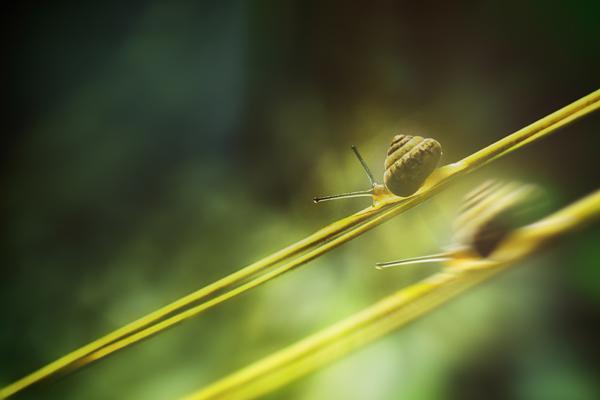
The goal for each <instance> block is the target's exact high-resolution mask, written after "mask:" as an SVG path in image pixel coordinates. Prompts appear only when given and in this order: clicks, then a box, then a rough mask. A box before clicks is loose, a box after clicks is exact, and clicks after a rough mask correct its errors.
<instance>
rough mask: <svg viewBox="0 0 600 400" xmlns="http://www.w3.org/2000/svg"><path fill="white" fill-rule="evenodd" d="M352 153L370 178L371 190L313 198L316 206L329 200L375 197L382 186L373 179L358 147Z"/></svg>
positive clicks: (353, 147) (353, 148)
mask: <svg viewBox="0 0 600 400" xmlns="http://www.w3.org/2000/svg"><path fill="white" fill-rule="evenodd" d="M352 151H353V152H354V154H355V155H356V158H358V161H359V162H360V165H362V167H363V169H364V170H365V173H366V174H367V178H369V183H370V184H371V189H369V190H360V191H358V192H348V193H342V194H335V195H332V196H321V197H315V198H313V202H315V204H316V203H320V202H322V201H329V200H338V199H351V198H353V197H373V196H374V194H375V190H376V188H377V187H378V186H380V185H378V184H377V182H375V178H373V174H372V173H371V170H370V169H369V166H368V165H367V163H366V162H365V160H364V159H363V158H362V156H361V155H360V153H359V152H358V149H357V148H356V146H354V145H352Z"/></svg>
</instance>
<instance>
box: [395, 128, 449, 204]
mask: <svg viewBox="0 0 600 400" xmlns="http://www.w3.org/2000/svg"><path fill="white" fill-rule="evenodd" d="M441 156H442V146H441V145H440V144H439V142H437V141H436V140H434V139H429V138H427V139H425V138H423V137H421V136H410V135H396V136H394V138H393V139H392V144H391V145H390V148H389V150H388V153H387V157H386V159H385V173H384V175H383V182H384V184H385V186H386V187H387V189H388V190H389V191H390V192H392V193H393V194H395V195H396V196H401V197H406V196H410V195H411V194H413V193H415V192H416V191H417V190H419V188H420V187H421V185H422V184H423V182H424V181H425V179H427V177H428V176H429V175H431V173H432V172H433V170H434V169H435V168H436V167H437V165H438V162H439V161H440V157H441Z"/></svg>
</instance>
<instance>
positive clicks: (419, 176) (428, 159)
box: [314, 135, 442, 203]
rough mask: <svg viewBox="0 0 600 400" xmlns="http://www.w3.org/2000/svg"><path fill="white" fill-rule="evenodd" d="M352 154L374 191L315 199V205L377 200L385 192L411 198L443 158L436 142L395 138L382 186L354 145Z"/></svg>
mask: <svg viewBox="0 0 600 400" xmlns="http://www.w3.org/2000/svg"><path fill="white" fill-rule="evenodd" d="M352 151H354V154H355V155H356V157H357V158H358V161H360V163H361V165H362V167H363V169H364V170H365V172H366V173H367V177H368V178H369V182H370V183H371V188H370V189H368V190H362V191H359V192H350V193H344V194H338V195H333V196H323V197H315V198H314V202H315V203H319V202H321V201H327V200H336V199H344V198H351V197H363V196H373V197H378V196H380V195H383V194H385V193H386V192H389V193H392V194H394V195H396V196H400V197H406V196H410V195H411V194H413V193H415V192H416V191H417V190H419V188H420V187H421V185H422V184H423V182H425V179H427V177H428V176H429V175H431V173H432V172H433V170H434V169H435V168H436V167H437V165H438V162H439V161H440V157H441V155H442V146H441V145H440V144H439V143H438V142H437V141H436V140H434V139H429V138H423V137H421V136H410V135H396V136H394V138H393V139H392V143H391V144H390V147H389V149H388V152H387V156H386V158H385V173H384V174H383V184H380V183H377V182H376V181H375V179H374V178H373V174H371V170H369V167H368V166H367V163H366V162H365V160H363V158H362V157H361V155H360V153H359V152H358V150H357V149H356V146H352Z"/></svg>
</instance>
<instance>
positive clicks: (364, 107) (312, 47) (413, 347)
mask: <svg viewBox="0 0 600 400" xmlns="http://www.w3.org/2000/svg"><path fill="white" fill-rule="evenodd" d="M358 3H359V2H356V4H352V2H343V1H338V2H335V1H287V2H285V1H282V2H266V1H254V2H250V1H248V2H243V1H240V2H219V1H203V2H194V3H192V2H183V1H146V2H139V1H138V2H135V1H130V2H121V1H104V2H64V1H55V2H51V3H42V2H40V3H39V4H35V3H31V2H14V3H13V4H12V5H11V6H9V7H6V8H4V9H3V15H2V19H3V21H2V22H3V23H2V29H3V38H4V43H5V51H4V55H5V62H4V63H5V65H6V66H7V67H8V74H7V75H5V77H8V81H7V82H6V84H5V89H6V92H5V94H7V96H5V97H7V100H8V106H5V107H4V108H3V109H4V114H5V115H4V117H3V124H2V126H3V128H2V130H3V135H2V141H3V146H2V147H1V151H2V158H1V162H2V170H1V171H2V175H1V185H2V186H1V187H2V196H1V200H0V204H1V210H2V211H1V212H2V220H3V227H4V229H3V230H2V235H3V238H2V275H1V276H2V278H1V280H0V312H1V315H2V318H1V322H0V385H4V384H8V383H9V382H11V381H13V380H15V379H17V378H20V377H21V376H23V375H24V374H27V373H29V372H31V371H33V370H34V369H36V368H38V367H40V366H42V365H43V364H45V363H47V362H49V361H51V360H53V359H55V358H57V357H58V356H61V355H63V354H64V353H66V352H68V351H70V350H73V349H74V348H76V347H78V346H80V345H82V344H84V343H86V342H88V341H90V340H92V339H95V338H97V337H98V336H100V335H102V334H104V333H106V332H108V331H110V330H112V329H114V328H116V327H119V326H121V325H123V324H125V323H127V322H130V321H131V320H133V319H135V318H137V317H139V316H141V315H143V314H145V313H147V312H149V311H151V310H153V309H155V308H157V307H159V306H162V305H164V304H166V303H168V302H170V301H172V300H174V299H176V298H178V297H180V296H182V295H184V294H187V293H189V292H191V291H193V290H195V289H197V288H199V287H201V286H203V285H204V284H207V283H209V282H211V281H213V280H215V279H217V278H219V277H222V276H224V275H226V274H227V273H230V272H232V271H235V270H237V269H239V268H240V267H242V266H244V265H246V264H248V263H250V262H252V261H254V260H256V259H258V258H261V257H262V256H265V255H267V254H269V253H271V252H273V251H275V250H277V249H279V248H281V247H283V246H284V245H287V244H290V243H291V242H293V241H295V240H298V239H300V238H302V237H304V236H306V235H307V234H309V233H311V232H313V231H315V230H316V229H318V228H320V227H322V226H324V225H325V224H327V223H329V222H331V221H334V220H335V219H337V218H339V217H342V216H344V215H347V214H349V213H351V212H354V211H357V210H359V209H361V208H363V207H365V206H367V205H368V204H369V200H368V199H354V200H347V201H339V202H332V203H325V204H321V205H319V206H315V205H314V204H313V203H312V201H311V199H312V197H313V196H314V195H316V194H329V193H338V192H342V191H348V190H359V189H363V188H365V187H366V185H367V181H366V179H365V177H364V174H363V172H362V171H361V170H360V166H359V164H358V163H357V162H356V160H355V159H354V158H353V155H352V153H351V151H350V145H351V144H356V145H358V147H359V149H360V150H361V152H362V153H363V155H364V157H365V158H366V159H367V161H368V162H369V163H370V165H371V168H372V169H373V171H374V173H375V174H376V175H377V176H379V177H381V176H382V172H383V160H384V155H385V151H386V148H387V145H388V143H389V140H390V139H391V137H392V136H393V135H394V134H396V133H408V134H421V135H425V136H433V137H435V138H437V139H438V140H439V141H440V142H441V143H442V144H443V146H444V151H445V154H444V158H445V161H447V162H450V161H455V160H458V159H460V158H461V157H463V156H465V155H467V154H469V153H471V152H473V151H475V150H477V149H479V148H480V147H482V146H485V145H487V144H489V143H491V142H493V141H494V140H497V139H499V138H501V137H502V136H504V135H506V134H508V133H510V132H512V131H514V130H516V129H518V128H520V127H522V126H524V125H526V124H528V123H530V122H533V121H534V120H536V119H537V118H540V117H542V116H544V115H545V114H547V113H549V112H552V111H554V110H556V109H558V108H560V107H561V106H563V105H566V104H567V103H569V102H571V101H573V100H576V99H577V98H579V97H581V96H583V95H585V94H587V93H589V92H591V91H593V90H595V89H597V88H598V87H599V86H600V79H599V78H600V75H599V73H600V45H599V41H598V38H599V37H600V23H599V18H598V16H599V15H600V14H599V13H600V7H599V4H600V3H598V2H597V1H588V2H586V1H571V2H564V3H563V4H562V5H560V4H554V3H553V4H549V3H547V2H545V1H533V2H520V1H514V2H488V1H483V2H478V1H469V2H461V3H460V4H458V3H457V4H449V3H448V2H439V3H437V2H405V3H393V2H382V3H379V2H368V3H367V4H360V5H359V4H358ZM360 3H362V2H360ZM598 150H600V115H593V116H591V117H589V118H587V119H585V120H584V121H581V122H577V123H576V124H574V125H572V126H570V127H567V128H566V129H563V130H562V131H560V132H557V133H556V134H555V135H554V136H551V137H550V138H548V139H546V140H544V141H543V142H540V143H535V144H533V145H531V146H529V147H527V148H525V149H523V150H520V151H519V152H517V153H514V154H511V155H509V156H508V157H505V158H503V159H501V160H499V161H497V162H494V163H493V164H490V165H489V166H487V167H485V168H483V169H482V170H480V171H478V172H477V173H474V174H472V175H470V176H468V177H466V178H465V179H461V180H460V181H458V182H457V183H456V185H453V186H452V187H451V188H449V189H448V190H446V191H444V192H443V193H441V194H440V195H438V196H436V197H435V198H434V199H431V200H429V201H428V202H427V203H425V204H422V205H420V206H419V207H417V208H415V209H413V210H411V211H409V212H407V213H406V214H404V215H402V216H400V217H397V218H395V219H394V220H392V221H391V222H388V223H387V224H385V225H384V226H382V227H380V228H378V229H376V230H375V231H372V232H370V233H368V234H366V235H364V236H362V237H360V238H358V239H356V240H354V241H353V242H351V243H349V244H347V245H345V246H343V247H341V248H339V249H337V250H335V251H334V252H332V253H329V254H327V255H325V256H324V257H322V258H320V259H318V260H317V261H314V262H312V263H310V264H309V265H307V266H305V267H303V268H301V269H299V270H297V271H294V272H292V273H290V274H287V275H285V276H283V277H281V278H279V279H277V280H276V281H274V282H271V283H269V284H267V285H265V286H263V287H260V288H259V289H257V290H254V291H252V292H250V293H247V294H245V295H243V296H240V297H239V298H236V299H235V300H233V301H231V302H228V303H227V304H224V305H222V306H219V307H218V308H216V309H213V310H211V311H209V312H208V313H206V314H204V315H202V316H200V317H198V318H195V319H193V320H191V321H189V322H187V323H185V324H183V325H181V326H179V327H177V328H175V329H173V330H170V331H168V332H167V333H164V334H162V335H159V336H157V337H155V338H153V339H151V340H149V341H145V342H143V343H141V344H140V345H137V346H135V347H133V348H131V349H128V350H126V351H123V352H121V353H119V354H117V355H114V356H112V357H110V358H109V359H107V360H105V361H103V362H101V363H98V364H96V365H93V366H91V367H89V368H86V369H84V370H83V371H80V372H78V373H76V374H74V375H71V376H68V377H66V378H64V379H61V380H59V381H57V382H55V383H53V384H52V385H40V386H39V387H37V388H35V389H34V390H31V391H28V392H26V393H24V395H22V396H19V398H23V399H26V398H31V399H170V398H177V397H179V396H182V395H184V394H186V393H188V392H190V391H192V390H195V389H198V388H200V387H201V386H203V385H205V384H208V383H210V382H212V381H214V380H216V379H218V378H220V377H222V376H224V375H226V374H228V373H230V372H232V371H234V370H235V369H237V368H239V367H242V366H245V365H247V364H248V363H250V362H252V361H254V360H256V359H258V358H260V357H262V356H264V355H266V354H268V353H270V352H272V351H275V350H277V349H280V348H281V347H283V346H285V345H287V344H290V343H292V342H294V341H296V340H298V339H300V338H302V337H304V336H305V335H307V334H310V333H312V332H315V331H317V330H319V329H321V328H323V327H325V326H327V325H329V324H331V323H334V322H336V321H338V320H340V319H342V318H344V317H346V316H348V315H350V314H352V313H353V312H356V311H358V310H360V309H362V308H364V307H366V306H368V305H369V304H372V303H373V302H375V301H377V300H378V299H380V298H382V297H384V296H385V295H387V294H389V293H392V292H393V291H395V290H397V289H399V288H402V287H404V286H405V285H408V284H410V283H411V282H414V281H416V280H418V279H420V278H422V277H424V276H427V275H428V274H430V273H432V272H435V271H436V270H437V269H438V268H439V266H436V265H431V266H414V267H407V268H403V269H400V268H399V269H397V270H393V271H392V270H390V271H386V272H380V271H376V270H375V269H374V268H373V264H374V263H375V262H377V261H386V260H391V259H396V258H400V257H409V256H417V255H423V254H427V253H429V252H435V251H437V250H438V249H439V248H440V247H441V246H444V245H446V244H448V243H449V240H450V237H451V221H452V218H453V216H454V214H455V210H456V208H457V207H458V205H459V204H460V199H461V197H462V196H463V195H464V193H465V192H466V191H468V190H470V189H471V188H473V187H474V186H475V185H477V184H478V183H479V182H481V181H483V180H485V179H489V178H499V179H518V180H520V181H524V182H535V183H538V184H539V185H541V187H542V188H543V189H544V191H545V194H546V201H544V202H542V204H541V205H540V210H543V211H545V212H548V211H551V210H554V209H557V208H559V207H561V206H563V205H565V204H568V203H569V202H571V201H573V200H575V199H577V198H579V197H581V196H583V195H585V194H587V193H589V192H591V191H593V190H594V189H596V188H597V186H598V182H600V179H599V178H600V167H599V161H598ZM599 245H600V229H599V228H598V226H596V227H591V228H588V229H587V230H585V231H582V232H580V233H578V234H575V235H572V236H571V237H569V238H568V239H565V240H564V241H561V242H560V243H557V244H556V245H555V246H554V247H553V248H551V249H547V251H545V252H544V253H542V254H539V255H537V256H535V257H533V258H531V259H529V260H527V261H526V262H523V263H520V264H519V265H518V267H517V268H515V269H514V270H512V271H511V272H509V273H506V274H504V275H502V276H500V277H498V278H496V279H495V280H493V281H492V282H490V283H487V284H485V285H483V286H481V287H479V288H477V289H475V290H473V291H471V292H469V293H467V294H465V295H463V296H462V297H461V298H460V299H458V300H456V301H454V302H453V303H451V304H449V305H448V306H447V307H443V308H441V309H439V310H438V311H436V312H435V313H433V314H431V315H429V316H427V317H426V318H424V319H422V320H420V321H418V322H416V323H413V324H411V325H410V326H408V327H406V328H405V329H403V330H401V331H398V332H397V333H394V334H392V335H390V336H388V337H386V338H385V339H383V340H381V341H379V342H377V343H376V344H374V345H371V346H369V347H368V348H365V349H364V350H361V351H360V352H358V353H354V354H353V355H351V356H350V357H347V358H345V359H344V360H342V361H339V362H337V363H335V364H333V365H331V366H329V367H328V368H326V369H323V370H321V371H319V372H318V373H315V374H312V375H310V376H309V377H307V378H305V379H302V380H300V381H298V382H296V383H294V384H292V385H290V386H288V387H286V388H285V389H282V390H279V391H278V392H276V393H274V394H272V395H270V396H268V398H270V399H349V400H354V399H357V400H358V399H397V398H404V399H481V398H487V399H544V400H546V399H575V400H578V399H597V398H600V383H599V379H598V378H599V377H600V346H598V337H599V332H600V331H599V329H600V328H599V326H600V248H599V247H600V246H599Z"/></svg>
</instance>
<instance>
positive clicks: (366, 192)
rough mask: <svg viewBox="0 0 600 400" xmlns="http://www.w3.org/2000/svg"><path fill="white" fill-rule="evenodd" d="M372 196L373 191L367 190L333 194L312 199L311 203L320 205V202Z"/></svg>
mask: <svg viewBox="0 0 600 400" xmlns="http://www.w3.org/2000/svg"><path fill="white" fill-rule="evenodd" d="M372 196H373V189H369V190H361V191H358V192H349V193H342V194H334V195H331V196H321V197H315V198H314V199H313V201H314V202H315V203H320V202H322V201H329V200H337V199H350V198H352V197H372Z"/></svg>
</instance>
